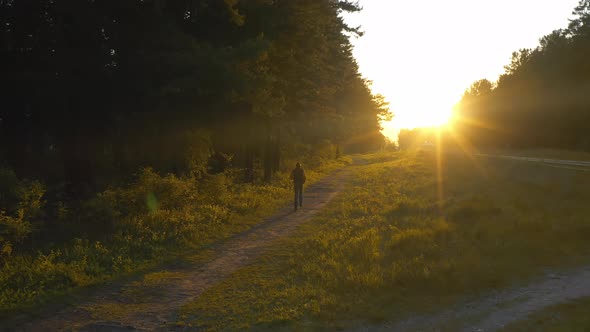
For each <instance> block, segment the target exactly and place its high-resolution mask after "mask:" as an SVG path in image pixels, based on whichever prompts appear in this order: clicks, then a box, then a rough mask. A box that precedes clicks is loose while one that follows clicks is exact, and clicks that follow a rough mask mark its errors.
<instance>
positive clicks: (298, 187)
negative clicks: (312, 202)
mask: <svg viewBox="0 0 590 332" xmlns="http://www.w3.org/2000/svg"><path fill="white" fill-rule="evenodd" d="M293 188H294V190H295V209H297V205H299V206H302V205H303V183H294V185H293Z"/></svg>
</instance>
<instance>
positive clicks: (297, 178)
mask: <svg viewBox="0 0 590 332" xmlns="http://www.w3.org/2000/svg"><path fill="white" fill-rule="evenodd" d="M291 180H293V189H294V191H295V202H294V203H295V211H297V205H299V207H302V206H303V184H304V183H305V171H304V170H303V168H302V167H301V164H300V163H297V164H296V165H295V169H293V171H291Z"/></svg>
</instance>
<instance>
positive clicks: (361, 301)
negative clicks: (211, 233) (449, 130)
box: [181, 151, 590, 330]
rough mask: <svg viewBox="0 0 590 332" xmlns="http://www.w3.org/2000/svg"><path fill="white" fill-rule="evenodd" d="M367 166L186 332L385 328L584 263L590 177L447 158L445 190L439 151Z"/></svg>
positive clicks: (209, 300)
mask: <svg viewBox="0 0 590 332" xmlns="http://www.w3.org/2000/svg"><path fill="white" fill-rule="evenodd" d="M387 159H389V161H384V160H387ZM365 160H367V162H374V163H373V164H368V165H364V166H357V167H355V171H354V174H353V176H352V178H351V179H350V183H348V184H347V187H346V190H345V191H344V192H343V193H342V194H341V195H339V196H338V197H337V198H335V200H334V201H333V202H331V203H330V204H329V205H328V207H327V208H326V209H325V210H324V211H322V212H321V213H320V215H319V216H318V217H316V218H314V220H312V221H310V222H308V223H306V224H304V225H303V226H302V227H301V228H300V229H299V230H298V234H297V236H294V237H292V238H289V239H285V240H282V241H281V242H280V243H277V245H276V248H275V249H274V250H273V251H271V252H270V253H268V254H267V255H265V257H263V258H262V259H260V260H259V261H258V262H257V263H256V264H254V265H252V266H249V267H246V268H244V269H242V270H239V271H237V272H236V273H235V274H234V275H233V276H231V277H230V278H228V279H226V280H225V281H223V282H221V283H220V284H219V285H217V286H215V287H213V288H211V289H209V290H208V291H206V292H205V293H204V294H203V295H202V296H201V297H199V298H198V299H196V300H195V301H194V302H192V303H190V304H187V305H186V306H185V307H184V308H183V310H182V315H181V323H182V324H185V325H187V326H197V327H199V328H201V329H204V330H238V329H252V328H254V329H257V330H264V329H268V330H280V329H287V330H292V329H296V330H299V329H303V330H305V329H312V330H315V329H329V330H332V329H337V328H342V327H351V326H357V325H363V324H372V323H380V322H383V321H389V320H395V319H403V318H404V317H408V316H409V315H412V314H413V313H415V312H423V313H424V312H429V311H434V310H438V309H440V308H443V307H447V306H449V305H451V304H453V303H457V301H458V300H460V299H462V298H464V297H465V296H472V295H477V294H480V293H481V292H483V291H488V290H491V289H495V288H503V287H507V286H509V285H511V284H512V283H513V282H514V281H515V280H525V279H527V278H530V277H532V276H534V275H537V274H538V273H541V272H542V271H543V270H544V269H547V268H559V267H564V266H571V265H575V264H579V263H580V262H581V259H582V258H583V257H585V256H586V255H587V254H588V253H589V249H590V243H588V241H587V238H588V235H589V234H590V220H588V218H587V216H588V215H589V214H590V206H588V204H587V202H588V200H589V199H590V192H589V191H588V190H587V188H588V187H589V185H590V176H588V174H586V173H583V172H580V173H577V172H573V171H570V170H560V169H554V168H549V167H544V166H543V165H535V164H529V163H518V162H512V161H505V160H486V159H481V160H480V159H471V158H469V157H461V156H457V155H452V156H451V155H449V156H448V157H447V158H445V160H444V161H442V163H441V166H442V171H441V179H440V181H439V180H437V167H436V165H437V161H436V158H435V157H434V155H433V154H432V153H431V152H425V151H422V152H403V153H395V154H390V155H389V156H388V157H384V156H383V155H381V156H373V157H370V158H366V159H365ZM439 188H440V189H439ZM439 193H440V194H439Z"/></svg>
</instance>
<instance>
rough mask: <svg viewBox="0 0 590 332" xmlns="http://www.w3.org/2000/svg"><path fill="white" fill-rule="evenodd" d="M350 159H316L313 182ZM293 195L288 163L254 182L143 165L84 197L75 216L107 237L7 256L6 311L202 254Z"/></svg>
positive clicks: (0, 285) (0, 303) (1, 307)
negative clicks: (127, 180) (122, 183)
mask: <svg viewBox="0 0 590 332" xmlns="http://www.w3.org/2000/svg"><path fill="white" fill-rule="evenodd" d="M350 161H351V159H350V158H349V157H345V158H341V159H340V160H338V161H335V160H319V159H318V160H316V162H315V164H314V167H312V168H310V169H308V170H307V177H308V179H309V180H308V181H309V182H308V183H313V182H315V181H317V180H319V179H320V178H321V177H322V176H324V175H325V174H327V173H329V172H331V171H333V170H334V169H337V168H339V167H342V166H343V165H346V164H348V163H350ZM291 197H292V195H291V185H290V180H289V172H288V169H285V170H284V171H283V172H280V173H279V174H277V176H276V177H275V179H274V181H273V182H272V183H270V184H263V183H260V184H254V185H252V184H240V183H237V182H235V181H232V178H231V174H220V175H216V176H207V177H205V178H201V179H196V178H192V177H191V178H189V177H187V178H181V177H175V176H173V175H167V176H161V175H159V174H156V173H154V172H153V171H151V170H149V169H146V170H143V171H142V173H140V174H139V176H138V179H137V181H136V182H135V183H133V184H131V185H129V186H128V187H125V188H114V189H109V190H107V191H105V192H103V193H100V194H99V195H97V197H96V198H94V199H92V200H90V201H88V202H85V203H84V204H85V205H84V206H83V208H82V209H80V211H81V212H82V213H83V214H87V215H81V216H74V217H72V218H70V219H68V220H69V221H70V222H71V221H72V220H73V221H76V218H80V219H82V218H83V219H84V220H92V221H93V222H94V223H96V224H97V226H96V229H97V230H100V231H101V232H103V233H109V234H110V235H109V236H108V237H105V238H104V239H103V240H96V239H92V237H89V238H77V239H73V240H72V241H69V242H66V243H59V244H53V245H49V246H48V247H49V248H48V249H47V250H46V251H42V252H37V253H31V252H13V253H12V254H11V255H9V256H0V266H1V269H0V318H6V319H8V318H9V317H13V316H15V315H16V314H18V313H21V312H25V313H29V312H32V311H38V310H40V309H41V307H42V306H43V305H45V303H47V302H48V301H51V302H56V301H57V302H60V301H68V300H69V299H70V298H75V297H73V296H72V295H73V293H72V292H73V291H78V290H79V289H80V288H88V287H89V286H95V285H98V284H100V283H102V282H104V281H107V280H113V279H115V278H118V277H121V276H128V275H130V274H132V273H137V272H138V271H145V270H147V269H150V268H154V267H155V266H158V265H160V264H162V263H165V262H171V261H175V262H176V263H182V262H183V261H188V262H194V261H200V260H202V259H203V256H204V254H203V252H204V251H203V249H205V248H206V247H207V246H209V245H211V244H212V243H215V242H217V241H220V240H223V239H226V238H228V237H229V236H231V235H234V234H237V233H240V232H242V231H245V230H247V229H249V228H251V227H252V226H254V225H256V224H259V223H260V222H261V221H262V220H263V218H264V217H266V216H268V215H271V214H272V213H273V212H274V211H275V210H276V209H278V208H280V207H282V206H284V205H285V204H286V202H287V201H288V200H290V199H291ZM107 230H108V232H107Z"/></svg>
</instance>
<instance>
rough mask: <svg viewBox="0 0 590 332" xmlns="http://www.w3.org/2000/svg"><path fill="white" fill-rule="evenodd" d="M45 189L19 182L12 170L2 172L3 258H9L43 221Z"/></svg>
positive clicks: (0, 226)
mask: <svg viewBox="0 0 590 332" xmlns="http://www.w3.org/2000/svg"><path fill="white" fill-rule="evenodd" d="M44 194H45V187H44V186H43V185H42V184H41V183H39V182H37V181H28V180H19V179H18V178H17V177H16V175H15V173H14V172H13V171H12V170H8V169H0V258H6V257H7V256H10V255H11V253H12V251H13V250H14V249H15V247H14V246H15V245H16V244H19V243H22V242H23V241H24V240H25V239H26V238H27V237H28V236H29V235H30V234H31V233H32V231H33V228H34V227H36V228H38V227H40V226H41V223H42V222H43V219H42V217H43V211H42V209H43V206H44V204H45V202H44V201H43V195H44Z"/></svg>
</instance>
